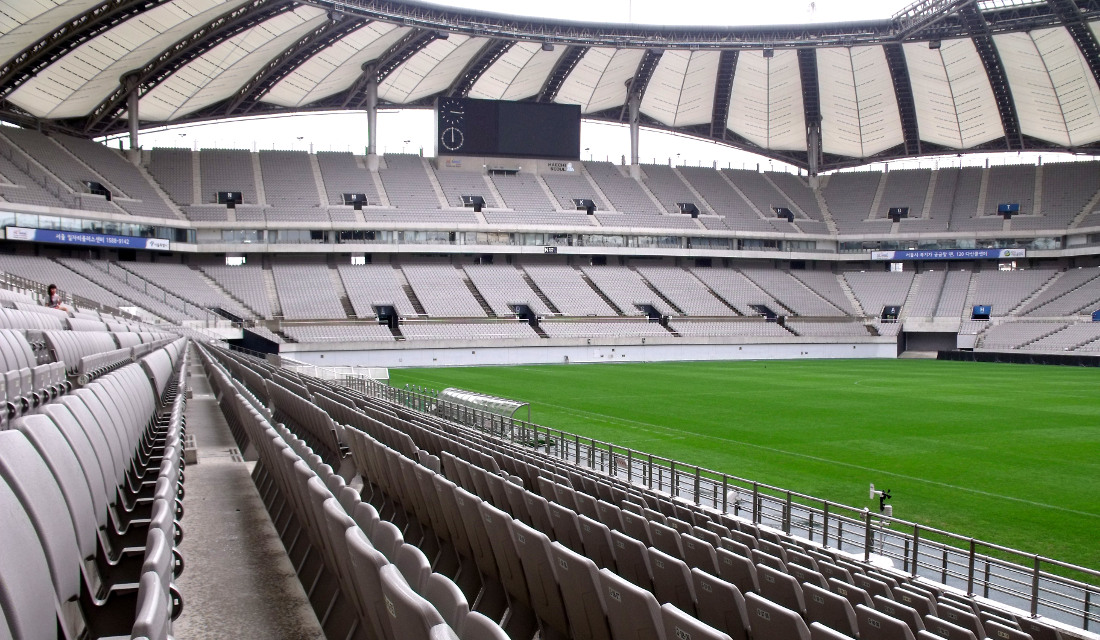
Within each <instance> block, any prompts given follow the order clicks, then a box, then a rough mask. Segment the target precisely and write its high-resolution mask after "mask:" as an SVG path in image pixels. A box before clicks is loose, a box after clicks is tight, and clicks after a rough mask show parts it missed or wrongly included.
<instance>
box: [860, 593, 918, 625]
mask: <svg viewBox="0 0 1100 640" xmlns="http://www.w3.org/2000/svg"><path fill="white" fill-rule="evenodd" d="M872 599H873V600H874V601H875V610H876V611H881V612H882V613H885V614H886V615H888V616H890V617H892V618H897V619H898V620H901V621H902V622H904V623H905V624H907V625H909V629H910V630H912V632H913V633H914V634H916V633H917V632H918V631H923V630H924V622H923V621H922V620H921V614H920V612H919V611H917V610H916V609H914V608H913V607H910V606H907V605H904V604H902V603H900V602H896V601H894V600H887V599H886V598H883V597H882V596H874V597H873V598H872Z"/></svg>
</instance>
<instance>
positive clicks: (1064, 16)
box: [1047, 0, 1100, 83]
mask: <svg viewBox="0 0 1100 640" xmlns="http://www.w3.org/2000/svg"><path fill="white" fill-rule="evenodd" d="M1047 4H1049V5H1050V8H1051V9H1052V10H1053V11H1054V13H1055V14H1056V15H1057V16H1058V17H1059V18H1061V20H1062V24H1064V25H1066V29H1067V30H1068V31H1069V33H1070V35H1072V36H1073V41H1074V42H1076V43H1077V48H1078V49H1080V50H1081V54H1082V55H1083V56H1085V61H1086V62H1088V65H1089V70H1090V71H1092V76H1093V77H1094V78H1096V81H1097V82H1098V83H1100V43H1097V42H1096V36H1095V35H1094V34H1093V32H1092V29H1090V28H1089V25H1088V23H1086V22H1085V20H1084V18H1082V17H1081V10H1080V9H1079V8H1078V7H1077V5H1076V4H1075V3H1074V2H1073V0H1047Z"/></svg>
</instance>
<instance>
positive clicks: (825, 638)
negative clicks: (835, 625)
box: [810, 622, 853, 640]
mask: <svg viewBox="0 0 1100 640" xmlns="http://www.w3.org/2000/svg"><path fill="white" fill-rule="evenodd" d="M810 640H853V636H850V635H847V634H844V633H841V632H839V631H837V630H836V629H830V628H829V627H826V626H825V625H823V624H821V623H820V622H811V623H810Z"/></svg>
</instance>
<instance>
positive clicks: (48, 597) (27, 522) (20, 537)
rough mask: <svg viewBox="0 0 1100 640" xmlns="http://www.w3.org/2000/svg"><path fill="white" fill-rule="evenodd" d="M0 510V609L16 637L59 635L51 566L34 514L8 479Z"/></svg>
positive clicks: (0, 490)
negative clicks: (0, 519) (0, 522)
mask: <svg viewBox="0 0 1100 640" xmlns="http://www.w3.org/2000/svg"><path fill="white" fill-rule="evenodd" d="M0 513H2V514H4V543H3V544H0V611H3V613H4V616H5V618H6V619H7V627H8V629H9V630H10V631H11V635H12V636H13V637H15V638H52V637H54V636H55V635H56V629H57V616H56V614H55V607H56V606H57V596H56V595H55V594H54V589H53V585H52V583H51V581H50V570H49V565H48V564H47V562H46V554H45V553H44V552H43V551H42V545H41V543H40V542H39V541H38V534H37V533H36V532H35V530H34V524H33V523H32V522H31V519H30V516H28V515H27V512H26V511H24V509H23V506H22V505H21V504H20V503H19V499H18V498H17V497H16V495H15V493H14V492H13V491H12V490H11V488H10V487H8V485H7V483H6V482H3V481H0Z"/></svg>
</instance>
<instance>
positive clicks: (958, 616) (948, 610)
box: [936, 600, 985, 638]
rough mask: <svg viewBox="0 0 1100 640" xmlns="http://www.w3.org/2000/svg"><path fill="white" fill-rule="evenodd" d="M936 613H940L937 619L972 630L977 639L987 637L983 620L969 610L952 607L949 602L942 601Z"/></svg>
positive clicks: (937, 606)
mask: <svg viewBox="0 0 1100 640" xmlns="http://www.w3.org/2000/svg"><path fill="white" fill-rule="evenodd" d="M936 611H937V612H938V613H937V614H936V617H937V618H940V619H942V620H946V621H948V622H950V623H952V624H957V625H959V626H960V627H963V628H966V629H970V630H971V631H972V632H974V636H975V637H977V638H984V637H985V629H984V628H983V627H982V622H981V620H979V619H978V616H977V615H975V614H974V613H973V612H972V611H970V610H969V609H962V608H960V607H955V606H952V605H951V603H950V601H948V600H940V602H939V604H937V605H936Z"/></svg>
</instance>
